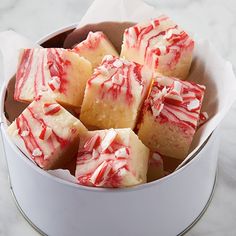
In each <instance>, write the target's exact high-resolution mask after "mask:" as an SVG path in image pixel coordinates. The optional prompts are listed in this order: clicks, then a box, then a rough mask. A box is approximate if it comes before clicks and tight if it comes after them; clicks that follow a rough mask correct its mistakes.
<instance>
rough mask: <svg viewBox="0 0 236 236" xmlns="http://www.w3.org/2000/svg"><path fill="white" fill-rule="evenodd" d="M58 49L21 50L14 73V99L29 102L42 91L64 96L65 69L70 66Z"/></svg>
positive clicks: (63, 50) (62, 50) (65, 84)
mask: <svg viewBox="0 0 236 236" xmlns="http://www.w3.org/2000/svg"><path fill="white" fill-rule="evenodd" d="M66 51H67V50H65V49H59V48H48V49H42V48H31V49H30V48H28V49H22V51H21V57H20V60H19V65H18V69H17V73H16V84H15V92H14V99H15V100H26V101H28V100H29V101H30V100H33V99H34V98H35V97H37V96H38V95H39V94H40V93H41V92H42V91H46V90H51V91H53V92H57V93H62V94H65V93H66V90H67V85H68V80H67V73H66V71H67V67H69V66H70V65H71V62H70V61H69V60H68V59H65V58H64V56H63V54H64V53H65V52H66Z"/></svg>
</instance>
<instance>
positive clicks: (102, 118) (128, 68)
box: [80, 55, 152, 129]
mask: <svg viewBox="0 0 236 236" xmlns="http://www.w3.org/2000/svg"><path fill="white" fill-rule="evenodd" d="M151 80H152V72H151V71H150V70H149V69H147V68H145V67H144V66H141V65H139V64H137V63H134V62H129V61H127V60H124V59H120V58H117V57H114V56H111V55H108V56H105V57H104V59H103V61H102V64H101V66H99V67H98V68H97V69H96V70H95V72H94V74H93V76H92V78H91V79H90V80H88V82H87V85H86V89H85V96H84V100H83V104H82V108H81V114H80V119H81V121H82V122H83V123H84V124H85V125H88V126H94V127H97V128H99V129H109V128H131V129H134V127H135V124H136V120H137V116H138V112H139V110H140V108H141V105H142V103H143V101H144V98H145V96H146V94H147V92H148V90H149V87H150V83H151Z"/></svg>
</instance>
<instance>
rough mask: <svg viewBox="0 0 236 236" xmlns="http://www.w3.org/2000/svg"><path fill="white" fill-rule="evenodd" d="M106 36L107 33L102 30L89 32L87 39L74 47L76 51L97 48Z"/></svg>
mask: <svg viewBox="0 0 236 236" xmlns="http://www.w3.org/2000/svg"><path fill="white" fill-rule="evenodd" d="M105 38H106V35H105V34H104V33H103V32H100V31H98V32H89V33H88V36H87V38H86V40H84V41H82V42H81V43H79V44H77V45H76V46H75V47H74V48H73V50H74V51H75V52H78V53H79V52H80V51H81V50H83V49H84V48H86V49H91V50H93V49H96V48H97V47H98V46H99V44H100V42H101V40H102V39H105Z"/></svg>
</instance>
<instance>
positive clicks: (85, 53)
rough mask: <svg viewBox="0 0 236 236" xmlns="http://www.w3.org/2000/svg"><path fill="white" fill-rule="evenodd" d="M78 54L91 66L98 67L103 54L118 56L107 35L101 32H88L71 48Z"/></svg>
mask: <svg viewBox="0 0 236 236" xmlns="http://www.w3.org/2000/svg"><path fill="white" fill-rule="evenodd" d="M73 51H74V52H77V53H78V54H79V55H80V56H82V57H84V58H86V59H87V60H89V61H90V62H91V64H92V67H93V68H96V67H98V66H99V65H100V64H101V62H102V59H103V57H104V56H105V55H113V56H119V55H118V53H117V51H116V49H115V48H114V46H113V45H112V44H111V42H110V41H109V39H108V38H107V36H106V35H105V34H104V33H103V32H101V31H98V32H89V34H88V36H87V38H86V39H85V40H84V41H82V42H81V43H79V44H77V45H76V46H75V47H74V48H73Z"/></svg>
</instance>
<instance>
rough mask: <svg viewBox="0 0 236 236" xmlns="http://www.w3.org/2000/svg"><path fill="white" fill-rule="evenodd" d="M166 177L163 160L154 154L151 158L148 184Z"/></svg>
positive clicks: (157, 154)
mask: <svg viewBox="0 0 236 236" xmlns="http://www.w3.org/2000/svg"><path fill="white" fill-rule="evenodd" d="M162 177H164V169H163V160H162V157H161V155H160V154H159V153H157V152H154V153H152V155H151V156H150V158H149V164H148V172H147V182H152V181H154V180H157V179H160V178H162Z"/></svg>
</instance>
